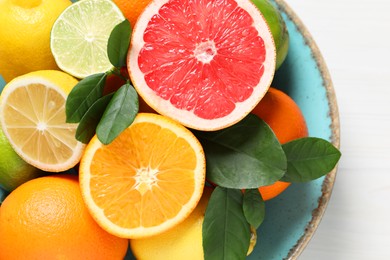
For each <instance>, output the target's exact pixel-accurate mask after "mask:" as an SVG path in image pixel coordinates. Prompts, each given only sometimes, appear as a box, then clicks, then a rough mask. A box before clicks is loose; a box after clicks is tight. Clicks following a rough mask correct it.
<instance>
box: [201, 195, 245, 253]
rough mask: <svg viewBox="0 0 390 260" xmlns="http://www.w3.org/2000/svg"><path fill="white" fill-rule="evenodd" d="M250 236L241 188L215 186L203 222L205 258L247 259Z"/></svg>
mask: <svg viewBox="0 0 390 260" xmlns="http://www.w3.org/2000/svg"><path fill="white" fill-rule="evenodd" d="M250 236H251V233H250V226H249V223H248V222H247V221H246V218H245V216H244V212H243V210H242V193H241V191H240V190H234V189H226V188H221V187H217V188H215V189H214V191H213V193H212V194H211V197H210V200H209V202H208V205H207V209H206V214H205V217H204V221H203V226H202V238H203V251H204V259H205V260H226V259H235V260H236V259H237V260H239V259H243V260H244V259H245V258H246V253H247V252H248V248H249V240H250Z"/></svg>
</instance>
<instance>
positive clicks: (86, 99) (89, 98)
mask: <svg viewBox="0 0 390 260" xmlns="http://www.w3.org/2000/svg"><path fill="white" fill-rule="evenodd" d="M106 78H107V74H106V73H98V74H93V75H90V76H88V77H86V78H84V79H82V80H81V81H80V82H79V83H77V85H76V86H75V87H74V88H73V89H72V91H71V92H70V93H69V95H68V98H67V99H66V108H65V110H66V122H68V123H78V122H80V120H81V118H83V116H84V114H85V113H86V112H87V111H88V109H89V108H90V107H91V106H92V104H94V103H95V102H96V101H97V100H98V99H99V98H101V97H102V96H103V89H104V85H105V83H106Z"/></svg>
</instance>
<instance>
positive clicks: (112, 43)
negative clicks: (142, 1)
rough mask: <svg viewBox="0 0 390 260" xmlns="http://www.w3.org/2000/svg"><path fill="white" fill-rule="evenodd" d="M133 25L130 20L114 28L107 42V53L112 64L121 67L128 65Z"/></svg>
mask: <svg viewBox="0 0 390 260" xmlns="http://www.w3.org/2000/svg"><path fill="white" fill-rule="evenodd" d="M130 37H131V26H130V22H129V21H128V20H124V21H123V22H121V23H120V24H118V25H116V26H115V27H114V29H113V30H112V32H111V34H110V37H109V38H108V44H107V55H108V59H109V60H110V62H111V64H112V65H114V66H115V67H117V68H119V67H122V66H125V65H126V57H127V52H128V50H129V45H130Z"/></svg>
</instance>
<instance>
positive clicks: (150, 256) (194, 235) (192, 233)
mask: <svg viewBox="0 0 390 260" xmlns="http://www.w3.org/2000/svg"><path fill="white" fill-rule="evenodd" d="M211 193H212V188H210V187H205V189H204V192H203V195H202V198H201V200H200V201H199V203H198V205H197V206H196V208H195V209H194V211H193V212H192V213H191V215H190V216H189V217H188V218H186V219H185V220H184V221H183V222H182V223H180V224H179V225H177V226H175V227H173V228H171V229H169V230H168V231H166V232H164V233H161V234H159V235H156V236H152V237H149V238H144V239H131V240H130V246H131V250H132V252H133V254H134V256H135V257H136V258H137V259H139V260H165V259H188V260H201V259H204V254H203V245H202V244H203V243H202V241H203V239H202V225H203V220H204V214H205V212H206V208H207V204H208V201H209V199H210V196H211ZM256 240H257V235H256V230H254V229H253V228H251V240H250V245H249V249H248V254H250V253H251V252H252V250H253V248H254V246H255V244H256Z"/></svg>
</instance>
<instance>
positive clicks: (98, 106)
mask: <svg viewBox="0 0 390 260" xmlns="http://www.w3.org/2000/svg"><path fill="white" fill-rule="evenodd" d="M113 95H114V94H113V93H111V94H109V95H106V96H103V97H101V98H100V99H98V100H97V101H96V102H95V103H93V104H92V106H91V107H90V108H89V109H88V111H87V112H86V113H85V114H84V116H83V118H82V119H81V121H80V123H79V125H78V126H77V131H76V139H77V140H79V141H80V142H82V143H84V144H87V143H88V142H89V141H90V140H91V138H92V137H93V136H94V135H95V133H96V127H97V125H98V124H99V122H100V119H101V118H102V116H103V113H104V111H105V110H106V108H107V105H108V103H109V102H110V100H111V98H112V96H113Z"/></svg>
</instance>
